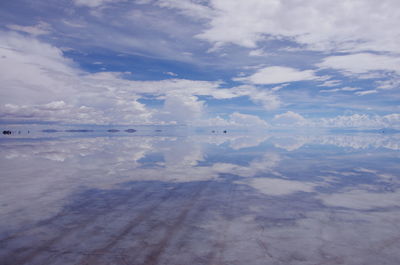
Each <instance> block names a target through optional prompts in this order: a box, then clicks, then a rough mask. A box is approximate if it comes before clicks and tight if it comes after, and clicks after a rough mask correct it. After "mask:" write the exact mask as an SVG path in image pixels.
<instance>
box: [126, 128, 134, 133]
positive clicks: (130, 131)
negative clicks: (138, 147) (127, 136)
mask: <svg viewBox="0 0 400 265" xmlns="http://www.w3.org/2000/svg"><path fill="white" fill-rule="evenodd" d="M125 132H127V133H134V132H136V130H135V129H127V130H125Z"/></svg>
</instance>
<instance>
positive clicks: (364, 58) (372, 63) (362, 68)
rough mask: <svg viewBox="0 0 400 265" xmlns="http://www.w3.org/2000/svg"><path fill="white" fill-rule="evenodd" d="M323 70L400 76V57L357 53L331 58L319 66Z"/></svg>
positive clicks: (325, 59) (324, 60)
mask: <svg viewBox="0 0 400 265" xmlns="http://www.w3.org/2000/svg"><path fill="white" fill-rule="evenodd" d="M317 66H319V67H321V68H331V69H337V70H339V71H342V72H343V73H344V74H367V73H369V72H372V71H391V72H396V73H397V74H400V57H398V56H387V55H378V54H372V53H356V54H349V55H340V56H329V57H326V58H324V59H323V60H322V62H321V63H319V64H317Z"/></svg>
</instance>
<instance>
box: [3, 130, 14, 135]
mask: <svg viewBox="0 0 400 265" xmlns="http://www.w3.org/2000/svg"><path fill="white" fill-rule="evenodd" d="M11 133H12V132H11V131H8V130H5V131H3V134H4V135H9V134H11Z"/></svg>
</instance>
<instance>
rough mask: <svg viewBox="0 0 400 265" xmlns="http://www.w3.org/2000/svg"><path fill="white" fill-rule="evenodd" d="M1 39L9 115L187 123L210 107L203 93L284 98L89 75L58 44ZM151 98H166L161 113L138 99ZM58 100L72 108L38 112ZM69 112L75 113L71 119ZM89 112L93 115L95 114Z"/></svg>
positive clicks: (271, 101) (208, 84)
mask: <svg viewBox="0 0 400 265" xmlns="http://www.w3.org/2000/svg"><path fill="white" fill-rule="evenodd" d="M0 39H1V40H2V43H3V45H2V47H1V48H0V55H1V59H0V70H1V71H0V77H1V86H2V87H4V88H7V89H2V90H1V91H0V95H1V97H0V104H2V105H3V107H2V111H3V112H2V117H3V118H4V119H19V120H22V119H28V118H29V119H32V120H34V119H41V120H43V121H44V120H47V121H54V120H55V119H57V118H58V119H60V121H68V122H71V119H75V121H76V122H88V120H91V121H92V122H93V123H104V122H106V121H107V122H114V123H151V122H166V121H168V122H173V123H177V122H178V123H183V122H187V121H190V120H196V119H200V118H201V117H202V114H203V112H204V110H205V108H204V102H203V101H200V100H199V99H198V97H199V96H211V97H213V98H215V99H229V98H235V97H241V96H247V97H249V98H250V99H251V100H253V101H254V102H256V103H259V104H262V105H263V106H264V107H265V108H267V109H268V108H276V107H277V106H278V105H279V99H278V98H277V96H276V95H274V94H273V92H271V91H260V90H258V89H256V88H254V87H250V86H249V87H247V88H246V89H244V88H233V89H227V88H220V85H221V82H220V81H215V82H212V81H197V80H186V79H166V80H159V81H135V80H129V79H126V78H125V75H126V73H119V72H97V73H88V72H85V71H83V70H81V69H80V68H79V67H78V66H77V65H76V64H75V62H74V61H72V60H70V59H67V58H66V57H65V56H64V55H63V52H62V51H61V50H60V49H59V48H56V47H54V46H52V45H50V44H47V43H44V42H42V41H39V40H37V39H35V38H32V37H27V36H22V35H20V34H16V33H12V32H11V33H5V32H0ZM21 72H23V73H24V75H23V76H22V75H21ZM128 74H129V73H128ZM146 96H155V97H159V98H160V99H161V100H164V101H165V102H164V107H163V108H162V109H161V110H159V113H158V110H155V109H149V108H148V107H147V106H145V105H144V104H143V103H140V102H139V100H140V98H142V97H146ZM53 102H63V104H65V106H68V107H66V108H67V109H68V111H66V110H62V111H61V110H57V111H55V110H54V111H47V112H46V111H43V110H42V112H40V111H39V110H41V106H47V105H48V104H53ZM89 110H90V111H89ZM83 112H85V115H83V114H82V113H83ZM67 113H69V114H71V116H70V117H69V118H68V119H67V116H68V115H67ZM73 113H75V114H76V113H81V114H80V115H72V114H73ZM89 113H92V114H93V115H92V117H91V118H89V116H90V114H89ZM18 115H19V116H18ZM51 115H53V116H52V117H50V116H51Z"/></svg>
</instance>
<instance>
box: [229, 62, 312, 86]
mask: <svg viewBox="0 0 400 265" xmlns="http://www.w3.org/2000/svg"><path fill="white" fill-rule="evenodd" d="M317 78H318V77H317V76H315V73H314V71H312V70H304V71H300V70H297V69H294V68H290V67H283V66H271V67H265V68H262V69H259V70H258V71H257V72H256V73H254V74H252V75H250V76H247V77H238V78H235V80H236V81H244V82H249V83H252V84H263V85H265V84H280V83H288V82H296V81H306V80H315V79H317Z"/></svg>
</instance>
